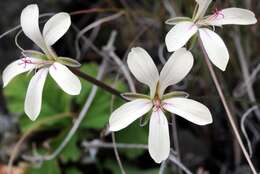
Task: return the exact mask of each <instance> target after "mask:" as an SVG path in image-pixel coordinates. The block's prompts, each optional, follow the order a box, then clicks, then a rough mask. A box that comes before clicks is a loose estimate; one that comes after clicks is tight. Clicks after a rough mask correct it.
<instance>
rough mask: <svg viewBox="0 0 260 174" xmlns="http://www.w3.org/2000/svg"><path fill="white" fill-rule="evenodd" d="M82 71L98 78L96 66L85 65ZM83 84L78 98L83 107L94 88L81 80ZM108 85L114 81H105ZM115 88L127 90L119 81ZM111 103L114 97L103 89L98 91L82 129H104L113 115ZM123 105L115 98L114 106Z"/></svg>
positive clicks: (78, 102) (77, 100)
mask: <svg viewBox="0 0 260 174" xmlns="http://www.w3.org/2000/svg"><path fill="white" fill-rule="evenodd" d="M81 71H83V72H85V73H87V74H89V75H91V76H93V77H96V75H97V72H98V66H97V65H96V64H85V65H83V66H82V67H81ZM81 82H82V91H81V95H80V96H77V97H76V102H77V104H79V105H80V106H81V107H82V106H83V105H84V103H85V102H86V99H87V97H88V95H89V93H90V90H91V88H92V86H93V85H92V84H90V83H89V82H87V81H85V80H81ZM103 82H104V83H106V84H108V85H109V84H111V83H113V82H114V81H112V80H103ZM115 88H116V89H118V90H119V91H124V90H126V85H125V84H124V83H123V82H120V81H117V82H116V84H115ZM111 102H112V95H111V94H110V93H108V92H107V91H104V90H103V89H100V88H99V89H98V90H97V93H96V96H95V98H94V101H93V103H92V104H91V106H90V108H89V111H88V112H87V115H86V116H85V118H84V120H83V121H82V123H81V125H80V127H81V128H93V129H102V128H104V127H105V126H106V124H107V122H108V119H109V116H110V113H111ZM121 104H123V101H122V100H121V99H118V98H117V97H115V98H114V106H115V107H117V106H119V105H121Z"/></svg>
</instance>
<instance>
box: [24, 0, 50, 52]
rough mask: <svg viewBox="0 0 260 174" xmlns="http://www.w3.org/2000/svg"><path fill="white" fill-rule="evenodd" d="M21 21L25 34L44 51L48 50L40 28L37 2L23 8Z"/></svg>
mask: <svg viewBox="0 0 260 174" xmlns="http://www.w3.org/2000/svg"><path fill="white" fill-rule="evenodd" d="M20 22H21V27H22V30H23V32H24V34H25V35H26V36H27V37H28V38H30V39H31V40H32V41H33V42H34V43H35V44H36V45H38V46H39V47H40V48H41V49H42V50H43V51H44V52H47V48H46V46H45V43H44V40H43V37H42V34H41V32H40V28H39V8H38V6H37V5H36V4H32V5H28V6H27V7H25V8H24V9H23V11H22V14H21V19H20Z"/></svg>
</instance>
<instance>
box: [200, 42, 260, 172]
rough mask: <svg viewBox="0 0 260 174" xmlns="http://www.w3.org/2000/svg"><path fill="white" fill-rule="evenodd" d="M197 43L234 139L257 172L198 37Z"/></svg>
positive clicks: (253, 170) (253, 169) (251, 167)
mask: <svg viewBox="0 0 260 174" xmlns="http://www.w3.org/2000/svg"><path fill="white" fill-rule="evenodd" d="M199 45H200V48H201V50H202V52H203V55H204V58H205V61H206V64H207V66H208V68H209V72H210V75H211V77H212V80H213V82H214V84H215V86H216V88H217V91H218V94H219V97H220V99H221V102H222V104H223V106H224V108H225V111H226V114H227V117H228V121H229V123H230V125H231V128H232V130H233V133H234V135H235V137H236V140H237V141H238V144H239V145H240V148H241V150H242V152H243V154H244V156H245V158H246V160H247V163H248V164H249V167H250V169H251V170H252V173H253V174H257V172H256V169H255V167H254V165H253V163H252V161H251V159H250V156H249V154H248V152H247V151H246V148H245V146H244V143H243V141H242V139H241V136H240V134H239V131H238V128H237V127H236V124H235V121H234V119H233V115H232V113H231V111H230V109H229V107H228V104H227V100H226V98H225V96H224V93H223V91H222V89H221V86H220V82H219V80H218V78H217V76H216V73H215V71H214V69H213V66H212V64H211V63H210V61H209V58H208V55H207V53H206V51H205V50H204V47H203V45H202V42H201V40H200V39H199Z"/></svg>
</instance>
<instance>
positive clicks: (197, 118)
mask: <svg viewBox="0 0 260 174" xmlns="http://www.w3.org/2000/svg"><path fill="white" fill-rule="evenodd" d="M193 61H194V60H193V56H192V54H191V53H190V52H189V51H187V50H186V49H185V48H181V49H179V50H177V51H176V52H174V53H173V54H172V56H171V57H170V58H169V60H168V61H167V62H166V64H165V65H164V67H163V69H162V70H161V72H160V74H159V72H158V70H157V68H156V66H155V64H154V62H153V60H152V58H151V57H150V56H149V54H148V53H147V52H146V51H145V50H144V49H142V48H140V47H137V48H132V50H131V52H130V53H129V55H128V59H127V64H128V66H129V68H130V71H131V72H132V74H133V75H134V76H135V77H136V79H137V80H138V81H140V82H141V83H144V84H146V85H148V86H149V89H150V95H149V96H148V95H143V94H138V93H125V94H123V96H124V97H125V98H126V99H128V100H130V102H128V103H126V104H124V105H122V106H121V107H119V108H118V109H116V110H115V111H114V112H113V113H112V114H111V116H110V119H109V129H110V131H119V130H121V129H123V128H125V127H127V126H128V125H129V124H131V123H132V122H134V121H135V120H136V119H138V118H140V117H141V116H143V115H145V114H146V113H148V112H151V116H150V123H149V140H148V149H149V153H150V155H151V157H152V158H153V160H154V161H155V162H157V163H160V162H162V161H163V160H166V159H167V157H168V156H169V153H170V138H169V128H168V120H167V118H166V116H165V113H166V112H170V113H174V114H177V115H179V116H181V117H183V118H184V119H186V120H188V121H190V122H193V123H195V124H198V125H206V124H210V123H212V116H211V113H210V111H209V109H208V108H207V107H206V106H205V105H203V104H201V103H199V102H197V101H194V100H191V99H187V97H188V95H187V93H185V92H181V91H174V92H170V93H167V94H164V93H165V90H166V88H167V87H169V86H171V85H174V84H176V83H178V82H180V81H181V80H182V79H183V78H184V77H185V76H186V75H187V74H188V73H189V72H190V70H191V68H192V65H193Z"/></svg>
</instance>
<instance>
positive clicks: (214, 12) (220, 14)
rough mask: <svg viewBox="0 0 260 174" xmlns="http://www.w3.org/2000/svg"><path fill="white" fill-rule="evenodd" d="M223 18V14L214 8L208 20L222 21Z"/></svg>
mask: <svg viewBox="0 0 260 174" xmlns="http://www.w3.org/2000/svg"><path fill="white" fill-rule="evenodd" d="M219 17H220V18H219ZM223 18H224V14H223V13H222V10H219V9H217V8H215V9H214V10H213V15H212V16H211V17H210V20H215V19H223Z"/></svg>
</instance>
